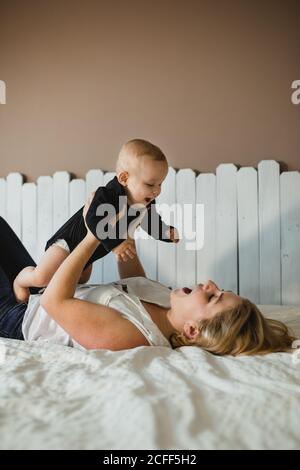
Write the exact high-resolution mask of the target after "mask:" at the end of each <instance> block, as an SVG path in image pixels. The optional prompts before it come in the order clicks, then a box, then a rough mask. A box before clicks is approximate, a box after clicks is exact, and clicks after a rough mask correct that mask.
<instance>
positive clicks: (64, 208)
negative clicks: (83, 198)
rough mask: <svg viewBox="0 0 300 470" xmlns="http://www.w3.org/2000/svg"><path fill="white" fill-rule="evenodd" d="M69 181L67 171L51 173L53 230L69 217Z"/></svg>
mask: <svg viewBox="0 0 300 470" xmlns="http://www.w3.org/2000/svg"><path fill="white" fill-rule="evenodd" d="M69 182H70V174H69V173H68V172H67V171H57V172H56V173H54V175H53V231H54V232H56V231H57V230H58V229H59V228H60V227H61V226H62V225H63V224H64V223H65V222H66V221H67V220H68V218H69Z"/></svg>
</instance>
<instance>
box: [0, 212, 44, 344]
mask: <svg viewBox="0 0 300 470" xmlns="http://www.w3.org/2000/svg"><path fill="white" fill-rule="evenodd" d="M26 266H36V263H35V262H34V261H33V259H32V258H31V256H30V254H29V253H28V251H27V250H26V248H25V247H24V245H23V244H22V242H21V241H20V240H19V238H18V237H17V235H16V234H15V232H14V231H13V230H12V228H11V227H10V226H9V225H8V223H7V222H6V221H5V220H4V219H3V218H2V217H0V337H1V336H2V337H4V338H12V339H24V338H23V334H22V322H23V317H24V313H25V311H26V309H27V303H22V304H18V303H17V301H16V299H15V295H14V292H13V281H14V279H15V277H16V276H17V275H18V274H19V272H20V271H21V270H22V269H23V268H25V267H26ZM39 290H40V289H39V288H30V292H31V294H35V293H38V291H39Z"/></svg>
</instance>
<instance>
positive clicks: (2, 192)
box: [0, 178, 6, 219]
mask: <svg viewBox="0 0 300 470" xmlns="http://www.w3.org/2000/svg"><path fill="white" fill-rule="evenodd" d="M0 217H3V218H4V219H6V181H5V179H4V178H0Z"/></svg>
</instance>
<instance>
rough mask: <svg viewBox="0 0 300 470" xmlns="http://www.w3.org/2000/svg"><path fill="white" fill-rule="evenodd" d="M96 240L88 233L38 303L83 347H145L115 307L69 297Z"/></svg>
mask: <svg viewBox="0 0 300 470" xmlns="http://www.w3.org/2000/svg"><path fill="white" fill-rule="evenodd" d="M99 243H100V242H99V241H98V240H97V239H96V238H95V237H94V236H93V235H92V234H91V233H89V232H88V234H87V235H86V237H85V238H84V239H83V240H82V242H80V243H79V245H78V246H77V247H76V248H75V250H73V251H72V253H70V255H69V256H68V257H67V258H66V259H65V261H64V262H63V263H62V264H61V266H60V267H59V269H58V270H57V271H56V273H55V274H54V276H53V277H52V279H51V281H50V283H49V284H48V286H47V288H46V290H45V291H44V293H43V295H42V296H41V300H40V303H41V305H42V307H44V308H45V310H46V311H47V313H48V314H49V315H50V316H51V317H52V318H53V319H54V320H55V321H56V322H57V323H58V324H59V325H60V326H61V327H62V328H63V329H64V330H65V331H66V332H67V333H69V335H70V336H71V337H72V338H74V339H75V341H77V342H78V343H79V344H81V345H82V346H83V347H85V348H87V349H99V348H103V349H111V350H115V351H119V350H122V349H129V348H134V347H137V346H149V343H148V341H147V340H146V338H145V336H144V335H143V334H142V333H141V332H140V331H139V330H138V329H137V328H136V327H135V326H134V324H133V323H131V322H130V321H128V320H126V319H125V318H124V317H122V316H121V314H120V312H119V311H118V310H116V309H113V308H111V307H107V306H105V305H98V304H95V303H92V302H88V301H85V300H80V299H74V298H73V295H74V293H75V289H76V285H77V282H78V279H79V276H80V274H81V272H82V269H83V267H84V266H85V264H86V262H87V260H88V259H89V258H90V256H91V255H92V254H93V252H94V250H95V249H96V248H97V246H98V245H99Z"/></svg>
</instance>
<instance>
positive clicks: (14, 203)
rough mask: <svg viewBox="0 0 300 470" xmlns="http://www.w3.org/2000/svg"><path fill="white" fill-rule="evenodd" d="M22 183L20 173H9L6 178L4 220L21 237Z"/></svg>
mask: <svg viewBox="0 0 300 470" xmlns="http://www.w3.org/2000/svg"><path fill="white" fill-rule="evenodd" d="M22 183H23V176H22V175H21V174H20V173H10V174H9V175H8V176H7V179H6V220H7V222H8V223H9V225H10V226H11V228H12V229H13V230H14V232H15V233H16V235H18V237H19V238H22Z"/></svg>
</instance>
